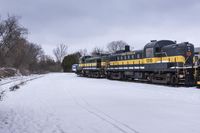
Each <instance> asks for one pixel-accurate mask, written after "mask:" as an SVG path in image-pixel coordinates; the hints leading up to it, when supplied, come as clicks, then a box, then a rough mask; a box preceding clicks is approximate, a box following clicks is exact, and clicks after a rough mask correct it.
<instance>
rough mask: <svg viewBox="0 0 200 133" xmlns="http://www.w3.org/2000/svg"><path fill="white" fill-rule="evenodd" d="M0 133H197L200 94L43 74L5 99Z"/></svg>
mask: <svg viewBox="0 0 200 133" xmlns="http://www.w3.org/2000/svg"><path fill="white" fill-rule="evenodd" d="M0 133H200V90H198V89H195V88H184V87H179V88H173V87H166V86H159V85H149V84H142V83H133V82H122V81H111V80H107V79H91V78H83V77H77V76H76V75H75V74H62V73H55V74H47V75H45V76H44V77H41V78H38V79H35V80H32V81H30V82H27V83H26V84H24V85H22V86H21V87H20V88H19V89H18V90H16V91H12V92H8V93H6V96H5V97H4V99H3V101H1V102H0Z"/></svg>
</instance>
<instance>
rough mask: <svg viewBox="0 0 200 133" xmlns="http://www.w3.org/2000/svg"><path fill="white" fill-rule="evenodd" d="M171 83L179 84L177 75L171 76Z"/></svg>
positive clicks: (173, 84)
mask: <svg viewBox="0 0 200 133" xmlns="http://www.w3.org/2000/svg"><path fill="white" fill-rule="evenodd" d="M170 83H171V85H172V86H177V85H178V78H177V76H175V75H173V76H172V77H171V81H170Z"/></svg>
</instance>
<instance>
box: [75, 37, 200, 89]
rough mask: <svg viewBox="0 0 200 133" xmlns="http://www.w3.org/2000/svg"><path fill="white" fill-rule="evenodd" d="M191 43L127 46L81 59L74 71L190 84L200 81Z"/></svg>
mask: <svg viewBox="0 0 200 133" xmlns="http://www.w3.org/2000/svg"><path fill="white" fill-rule="evenodd" d="M194 54H195V52H194V45H193V44H191V43H188V42H183V43H176V42H175V41H170V40H160V41H156V40H153V41H151V42H149V43H148V44H146V45H145V46H144V49H142V50H136V51H130V49H129V46H125V49H124V50H121V51H117V52H116V53H112V54H107V55H101V56H97V57H91V56H84V57H82V58H80V64H79V66H78V69H77V72H76V73H77V74H78V75H81V76H86V77H96V78H98V77H106V78H108V79H119V80H139V81H146V82H150V83H163V84H170V85H185V86H193V85H194V84H199V83H200V81H199V80H200V78H199V75H200V73H199V71H200V70H199V68H200V67H199V65H195V60H194Z"/></svg>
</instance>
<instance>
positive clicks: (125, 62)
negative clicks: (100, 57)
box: [110, 56, 185, 65]
mask: <svg viewBox="0 0 200 133" xmlns="http://www.w3.org/2000/svg"><path fill="white" fill-rule="evenodd" d="M158 62H170V63H172V62H180V63H185V57H184V56H169V57H154V58H144V59H135V60H122V61H111V62H110V65H129V64H131V65H134V64H137V65H138V64H154V63H158Z"/></svg>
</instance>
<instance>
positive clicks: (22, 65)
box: [0, 15, 61, 74]
mask: <svg viewBox="0 0 200 133" xmlns="http://www.w3.org/2000/svg"><path fill="white" fill-rule="evenodd" d="M27 36H28V29H26V28H24V27H23V26H21V25H20V23H19V17H16V16H9V15H8V17H7V18H6V19H4V20H3V19H1V18H0V67H6V68H16V69H18V70H20V72H21V73H22V74H23V73H44V72H48V71H60V69H61V67H60V66H59V63H57V62H56V61H54V59H53V58H52V57H50V56H48V55H45V54H44V51H43V49H42V47H41V46H40V45H38V44H36V43H33V42H30V41H28V40H27Z"/></svg>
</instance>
